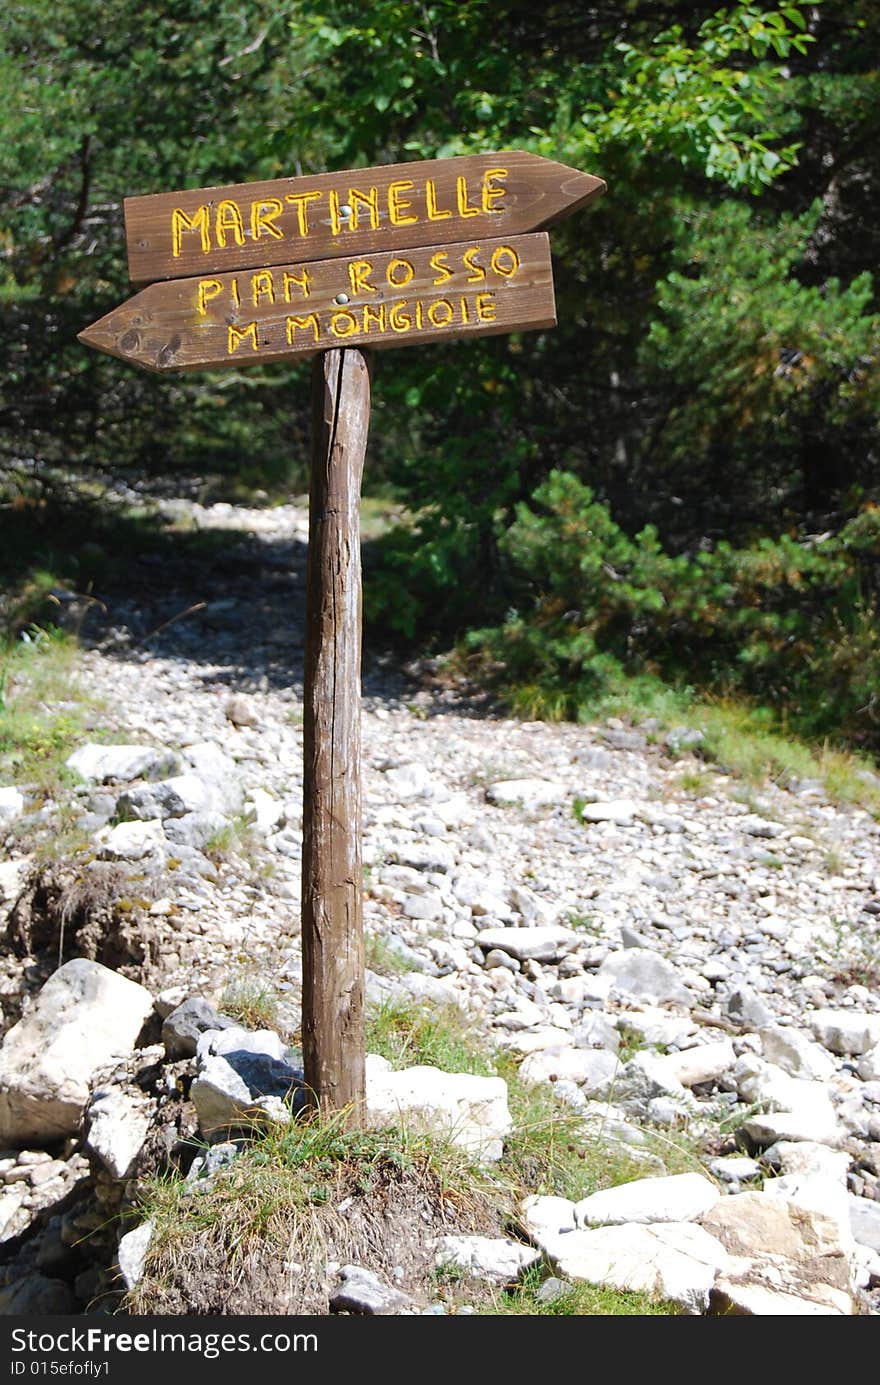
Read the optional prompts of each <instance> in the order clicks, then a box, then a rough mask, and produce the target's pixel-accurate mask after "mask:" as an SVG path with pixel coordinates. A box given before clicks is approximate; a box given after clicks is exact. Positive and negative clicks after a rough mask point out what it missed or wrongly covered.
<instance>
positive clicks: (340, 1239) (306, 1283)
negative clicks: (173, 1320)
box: [124, 1113, 501, 1314]
mask: <svg viewBox="0 0 880 1385" xmlns="http://www.w3.org/2000/svg"><path fill="white" fill-rule="evenodd" d="M139 1211H140V1214H141V1218H143V1219H148V1220H150V1221H152V1222H153V1224H154V1227H155V1230H154V1234H153V1238H152V1241H151V1244H150V1249H149V1253H148V1257H147V1262H146V1267H145V1273H144V1277H143V1279H142V1280H141V1282H140V1283H139V1284H138V1286H137V1288H136V1289H135V1290H134V1291H133V1292H132V1293H131V1294H129V1295H128V1297H127V1299H126V1301H125V1305H124V1306H125V1307H126V1308H127V1309H128V1311H130V1312H133V1313H139V1314H140V1313H162V1312H166V1313H168V1312H170V1313H193V1312H197V1313H219V1314H232V1313H275V1314H277V1313H292V1312H300V1313H302V1312H305V1313H309V1312H311V1313H326V1312H327V1287H328V1286H327V1283H326V1271H325V1267H326V1265H327V1263H328V1262H329V1261H336V1262H337V1263H342V1264H345V1263H363V1264H368V1265H369V1266H370V1267H371V1268H372V1269H373V1270H374V1271H375V1272H376V1273H378V1274H379V1275H380V1276H381V1277H382V1278H383V1279H386V1280H387V1282H389V1283H393V1282H394V1279H395V1277H398V1278H400V1277H401V1271H402V1283H401V1287H402V1288H404V1290H405V1291H408V1292H418V1290H419V1288H420V1286H423V1285H424V1284H426V1283H429V1282H430V1278H431V1274H432V1266H433V1251H432V1249H431V1246H430V1242H431V1239H432V1236H433V1235H436V1234H444V1233H447V1232H451V1231H455V1230H464V1229H480V1228H486V1227H488V1226H489V1225H491V1224H493V1223H494V1224H495V1225H497V1222H498V1218H499V1216H500V1215H501V1212H500V1208H499V1202H498V1190H497V1188H495V1187H494V1186H493V1184H492V1183H491V1181H490V1180H489V1178H488V1176H487V1175H486V1174H484V1173H482V1172H481V1171H480V1170H479V1169H478V1168H477V1167H476V1166H474V1165H473V1164H472V1163H471V1162H470V1161H469V1160H468V1158H467V1156H466V1155H465V1154H464V1153H463V1152H462V1151H461V1150H459V1149H457V1148H456V1147H455V1146H453V1145H451V1144H449V1143H447V1142H444V1141H442V1140H437V1139H432V1138H430V1137H429V1136H427V1135H424V1134H415V1133H413V1132H410V1131H407V1130H405V1129H387V1130H374V1131H362V1130H348V1129H346V1118H345V1113H342V1114H340V1115H338V1116H335V1117H333V1118H331V1119H328V1120H323V1121H322V1120H320V1119H319V1118H317V1117H312V1118H311V1119H307V1120H300V1121H297V1122H295V1123H294V1124H292V1125H290V1126H288V1127H286V1128H285V1127H277V1126H276V1127H272V1128H270V1129H269V1130H268V1131H265V1132H255V1135H254V1140H253V1143H251V1144H250V1145H249V1146H248V1147H246V1148H245V1150H244V1151H243V1152H242V1153H241V1154H240V1155H239V1156H238V1157H237V1158H236V1159H235V1160H234V1161H233V1162H232V1163H231V1164H230V1165H229V1166H228V1167H227V1168H225V1169H223V1170H221V1171H220V1172H219V1174H217V1175H216V1176H215V1177H214V1179H213V1180H212V1181H211V1182H210V1183H209V1184H208V1185H207V1186H204V1185H202V1186H198V1185H190V1184H187V1183H186V1182H185V1181H184V1180H183V1179H181V1178H180V1177H179V1176H175V1177H173V1178H167V1177H166V1178H153V1179H151V1180H148V1181H147V1182H146V1183H145V1184H144V1186H143V1191H142V1196H141V1204H140V1208H139ZM396 1267H400V1270H398V1274H397V1276H394V1275H393V1273H392V1272H393V1271H394V1269H395V1268H396Z"/></svg>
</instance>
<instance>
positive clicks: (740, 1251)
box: [702, 1192, 852, 1313]
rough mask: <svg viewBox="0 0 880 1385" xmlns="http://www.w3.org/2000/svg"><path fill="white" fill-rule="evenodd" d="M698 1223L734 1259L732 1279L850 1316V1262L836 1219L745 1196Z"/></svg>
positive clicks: (723, 1203) (763, 1196)
mask: <svg viewBox="0 0 880 1385" xmlns="http://www.w3.org/2000/svg"><path fill="white" fill-rule="evenodd" d="M702 1224H703V1226H704V1228H705V1229H706V1230H707V1231H709V1232H711V1234H712V1235H713V1236H717V1238H718V1239H719V1240H720V1241H721V1242H722V1244H723V1245H724V1246H725V1248H726V1249H727V1250H728V1251H729V1252H730V1254H731V1255H732V1256H735V1257H737V1261H738V1263H736V1265H735V1268H733V1271H732V1278H734V1279H736V1280H738V1281H740V1282H745V1283H749V1282H757V1283H763V1284H764V1285H765V1286H767V1287H770V1288H772V1289H774V1290H779V1291H781V1292H782V1293H787V1294H791V1295H793V1296H794V1297H796V1298H803V1299H810V1300H813V1301H815V1302H820V1303H825V1304H830V1305H831V1306H832V1307H833V1308H835V1309H839V1310H840V1311H842V1312H844V1313H851V1312H852V1300H851V1297H850V1291H851V1287H852V1259H851V1256H850V1254H849V1247H848V1246H847V1245H844V1244H842V1243H841V1238H840V1227H839V1225H838V1220H837V1218H836V1217H835V1216H827V1215H825V1214H824V1213H823V1212H821V1211H816V1210H814V1209H812V1208H808V1207H803V1206H800V1205H799V1204H798V1203H796V1202H793V1201H791V1200H790V1199H789V1198H785V1197H773V1196H771V1195H769V1194H768V1193H766V1192H763V1193H757V1192H748V1193H738V1194H737V1195H736V1196H735V1197H725V1198H722V1199H721V1200H720V1202H718V1203H716V1205H715V1206H714V1207H713V1208H712V1209H711V1211H710V1212H708V1213H707V1214H706V1215H705V1216H704V1217H703V1218H702Z"/></svg>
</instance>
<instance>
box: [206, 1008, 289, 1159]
mask: <svg viewBox="0 0 880 1385" xmlns="http://www.w3.org/2000/svg"><path fill="white" fill-rule="evenodd" d="M214 1032H218V1031H214ZM219 1032H220V1033H228V1032H229V1031H228V1030H224V1031H219ZM301 1085H302V1074H301V1072H300V1071H299V1070H298V1069H295V1068H293V1067H292V1066H291V1065H290V1064H289V1063H287V1062H285V1061H283V1060H279V1059H277V1058H272V1057H270V1055H269V1054H266V1053H259V1052H258V1053H254V1052H248V1051H247V1050H244V1049H233V1050H231V1051H229V1052H228V1053H227V1054H226V1055H225V1056H223V1055H219V1054H218V1055H217V1056H206V1057H204V1058H200V1059H199V1065H198V1072H197V1074H196V1077H195V1079H194V1081H193V1083H192V1086H191V1087H190V1099H191V1101H192V1103H193V1105H194V1106H195V1108H196V1114H197V1115H198V1118H199V1128H200V1130H201V1132H202V1134H203V1135H206V1136H210V1135H214V1134H216V1133H217V1132H218V1131H226V1130H234V1129H238V1128H246V1127H247V1126H249V1125H251V1124H253V1122H254V1121H258V1120H262V1119H266V1120H269V1121H272V1122H274V1123H275V1124H276V1125H287V1124H289V1123H290V1120H291V1110H292V1098H293V1096H294V1093H295V1092H296V1090H297V1089H298V1087H300V1086H301Z"/></svg>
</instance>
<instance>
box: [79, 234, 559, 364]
mask: <svg viewBox="0 0 880 1385" xmlns="http://www.w3.org/2000/svg"><path fill="white" fill-rule="evenodd" d="M342 299H344V300H345V301H344V302H343V301H341V300H342ZM555 323H556V305H555V299H554V293H553V271H552V265H551V260H550V244H549V238H548V236H547V233H546V232H545V231H540V232H537V233H534V234H532V235H525V236H511V237H509V238H507V239H504V238H493V239H489V240H479V239H478V240H472V241H463V242H460V243H457V244H452V245H442V246H438V245H429V246H422V247H419V248H417V249H415V250H407V251H404V252H401V253H400V254H397V253H396V252H395V253H393V254H392V253H386V254H379V255H364V256H356V257H353V258H346V259H340V260H319V261H316V262H314V263H312V262H310V263H309V264H305V265H303V264H292V263H291V264H285V265H280V266H276V267H267V268H263V269H259V270H253V271H248V272H246V273H240V274H218V275H206V276H204V277H202V278H198V279H174V280H172V281H170V282H169V283H157V284H151V285H150V286H149V287H148V288H146V289H143V290H142V291H141V292H140V293H138V294H136V295H135V296H134V297H133V298H130V299H129V300H128V301H127V302H126V303H123V304H121V305H120V306H119V307H118V308H114V310H113V311H112V312H110V313H108V314H107V315H106V317H103V318H101V319H100V320H99V321H98V322H95V323H93V324H92V326H91V327H88V328H86V329H85V331H83V332H81V333H80V335H79V340H80V341H81V342H83V343H84V344H85V345H87V346H92V347H95V348H96V349H97V350H100V351H106V352H108V353H109V354H110V355H111V356H117V357H119V358H120V359H121V360H124V361H130V362H131V363H132V364H135V365H139V366H142V367H143V368H144V369H146V370H152V371H160V372H161V371H168V370H195V369H200V368H203V367H208V366H210V367H215V366H234V367H241V366H245V365H262V364H264V363H265V362H266V361H272V360H282V361H283V360H290V359H294V358H296V357H302V356H308V355H314V353H315V352H317V351H323V350H328V349H331V348H336V347H339V346H343V345H346V346H361V345H363V346H369V347H380V348H390V347H396V346H410V345H416V344H418V343H419V342H425V341H432V340H442V339H444V338H448V339H452V338H455V337H477V336H485V335H490V334H492V333H497V332H514V331H528V330H532V329H536V328H543V327H552V326H555Z"/></svg>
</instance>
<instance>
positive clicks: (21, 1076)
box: [0, 957, 153, 1146]
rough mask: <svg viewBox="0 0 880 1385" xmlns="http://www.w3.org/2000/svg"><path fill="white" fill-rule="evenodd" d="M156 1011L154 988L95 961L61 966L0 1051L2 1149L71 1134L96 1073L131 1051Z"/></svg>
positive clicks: (78, 1119) (0, 1133) (7, 1036)
mask: <svg viewBox="0 0 880 1385" xmlns="http://www.w3.org/2000/svg"><path fill="white" fill-rule="evenodd" d="M152 1010H153V998H152V996H151V995H150V992H149V991H147V990H145V989H144V987H143V986H138V985H137V984H136V982H134V981H128V980H127V979H126V978H125V977H124V976H119V975H118V974H117V973H116V972H114V971H110V970H109V969H108V968H107V967H103V966H101V965H100V963H98V962H90V961H87V960H86V959H85V958H84V957H78V958H75V959H74V960H73V961H72V962H66V963H65V964H64V966H63V967H59V969H58V971H56V972H55V973H54V974H53V975H52V976H50V977H49V980H48V981H47V982H46V984H45V986H44V987H43V989H42V990H41V991H40V994H39V995H38V996H37V999H36V1001H35V1002H34V1004H33V1005H32V1007H31V1009H30V1010H29V1011H28V1012H27V1014H26V1015H25V1016H24V1018H23V1019H21V1020H19V1022H18V1024H16V1025H14V1026H13V1027H12V1029H10V1030H9V1032H8V1034H7V1035H6V1037H5V1038H4V1040H3V1044H2V1047H0V1146H2V1145H5V1144H26V1143H28V1142H29V1141H31V1140H46V1141H49V1140H55V1139H62V1138H64V1137H65V1136H67V1135H74V1134H75V1133H76V1131H77V1127H78V1126H79V1121H80V1117H81V1115H82V1112H83V1108H84V1107H85V1104H86V1101H87V1100H88V1095H89V1081H90V1079H91V1077H92V1075H93V1073H95V1071H96V1070H97V1069H98V1068H99V1067H101V1066H102V1065H103V1064H105V1063H107V1062H108V1061H109V1060H110V1059H111V1058H113V1057H116V1056H118V1055H124V1054H127V1053H129V1052H130V1051H131V1050H132V1048H133V1047H134V1044H135V1040H136V1039H137V1037H138V1034H139V1033H140V1031H141V1029H142V1027H143V1025H144V1022H145V1021H146V1019H147V1018H148V1016H149V1015H150V1014H151V1013H152Z"/></svg>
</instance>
